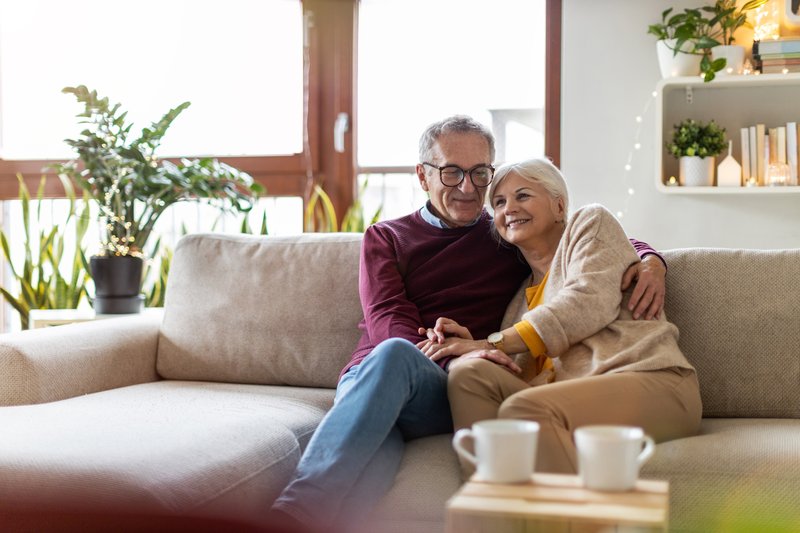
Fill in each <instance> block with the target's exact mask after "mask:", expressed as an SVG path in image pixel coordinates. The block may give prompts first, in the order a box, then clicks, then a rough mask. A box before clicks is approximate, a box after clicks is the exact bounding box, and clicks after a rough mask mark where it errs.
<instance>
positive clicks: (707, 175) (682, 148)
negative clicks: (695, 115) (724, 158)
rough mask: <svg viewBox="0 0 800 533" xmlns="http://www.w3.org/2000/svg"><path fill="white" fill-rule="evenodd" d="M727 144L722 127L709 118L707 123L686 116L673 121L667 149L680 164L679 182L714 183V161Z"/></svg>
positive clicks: (692, 183)
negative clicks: (678, 121) (674, 122)
mask: <svg viewBox="0 0 800 533" xmlns="http://www.w3.org/2000/svg"><path fill="white" fill-rule="evenodd" d="M726 146H727V141H726V138H725V128H722V127H720V126H719V124H717V123H716V122H714V121H713V120H711V121H710V122H708V123H703V122H699V121H696V120H694V119H686V120H683V121H681V122H680V123H678V124H676V125H675V127H674V129H673V132H672V138H671V139H670V140H669V141H668V142H667V143H666V148H667V150H669V153H671V154H672V155H673V156H674V157H675V158H677V159H678V160H679V164H680V178H679V181H680V184H681V185H686V186H701V185H705V186H710V185H713V184H714V162H715V157H716V156H717V155H719V154H720V153H721V152H722V150H724V149H725V147H726Z"/></svg>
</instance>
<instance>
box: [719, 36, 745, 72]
mask: <svg viewBox="0 0 800 533" xmlns="http://www.w3.org/2000/svg"><path fill="white" fill-rule="evenodd" d="M721 57H724V58H725V60H726V64H725V68H723V69H722V70H720V71H719V72H717V75H718V76H725V75H727V74H741V73H742V69H743V68H744V46H741V45H738V44H723V45H719V46H715V47H714V48H712V49H711V59H712V60H717V59H719V58H721Z"/></svg>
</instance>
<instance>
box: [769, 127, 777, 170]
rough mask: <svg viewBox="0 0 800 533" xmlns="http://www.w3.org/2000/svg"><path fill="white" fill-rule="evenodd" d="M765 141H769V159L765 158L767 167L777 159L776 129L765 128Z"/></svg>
mask: <svg viewBox="0 0 800 533" xmlns="http://www.w3.org/2000/svg"><path fill="white" fill-rule="evenodd" d="M767 139H768V140H769V157H767V158H766V165H767V166H769V164H770V163H774V162H775V161H776V158H777V157H778V128H767Z"/></svg>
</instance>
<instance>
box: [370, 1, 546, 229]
mask: <svg viewBox="0 0 800 533" xmlns="http://www.w3.org/2000/svg"><path fill="white" fill-rule="evenodd" d="M546 7H547V6H546V2H545V0H494V1H492V2H477V1H464V0H437V1H436V2H430V1H426V0H362V1H361V7H360V15H359V43H358V44H359V48H358V49H359V54H358V58H359V59H358V61H359V64H358V72H359V79H358V116H359V122H358V164H359V169H360V174H361V176H360V181H361V183H362V185H363V183H364V182H365V181H366V182H368V184H369V185H368V187H367V191H366V197H365V198H364V199H363V202H364V204H365V206H366V208H367V211H368V214H369V213H370V212H372V211H374V209H376V208H377V206H379V205H382V206H383V211H382V213H383V216H384V217H388V218H391V217H393V216H400V215H403V214H407V213H408V212H410V210H412V209H413V208H415V207H418V206H419V205H420V203H421V202H420V199H421V198H423V199H424V195H420V194H411V195H409V194H406V191H405V189H408V188H410V187H413V186H414V185H413V184H414V183H416V178H415V177H414V175H413V172H414V170H413V166H414V165H415V164H416V163H417V162H418V161H417V158H418V156H417V141H418V139H419V136H420V134H421V133H422V130H423V129H424V128H425V127H426V126H427V125H428V124H430V123H432V122H435V121H437V120H439V119H441V118H444V117H446V116H448V115H452V114H467V115H470V116H472V117H473V118H475V119H477V120H479V121H480V122H483V123H484V124H486V125H487V126H489V127H491V128H492V130H493V133H494V134H495V138H496V143H497V156H496V159H495V163H502V162H504V161H510V160H518V159H523V158H527V157H532V156H541V155H544V154H545V116H544V108H545V88H546V85H545V79H546V76H545V73H546V70H545V66H546V65H545V49H546V40H545V36H546V33H547V32H546V21H547V17H546ZM387 188H388V189H390V190H391V192H388V193H387V190H386V189H387ZM398 197H401V198H404V199H403V200H399V198H398ZM420 197H421V198H420ZM406 198H407V200H408V201H406V200H405V199H406ZM383 202H390V203H383Z"/></svg>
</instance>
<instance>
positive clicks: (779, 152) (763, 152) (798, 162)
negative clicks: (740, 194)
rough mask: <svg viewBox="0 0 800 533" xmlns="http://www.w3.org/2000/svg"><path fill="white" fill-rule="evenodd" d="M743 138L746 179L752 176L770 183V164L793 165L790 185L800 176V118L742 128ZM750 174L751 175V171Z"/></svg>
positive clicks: (756, 179) (743, 173)
mask: <svg viewBox="0 0 800 533" xmlns="http://www.w3.org/2000/svg"><path fill="white" fill-rule="evenodd" d="M740 136H741V141H742V175H743V179H744V183H747V181H748V180H749V179H750V178H752V179H754V180H755V182H756V183H757V184H758V185H766V181H767V173H768V171H767V169H769V166H770V164H774V163H783V164H785V165H787V166H788V167H789V174H790V175H789V182H788V184H789V185H798V179H800V121H798V120H793V121H789V122H786V123H784V124H779V125H775V126H773V125H771V124H769V125H767V124H756V125H755V126H746V127H743V128H740ZM748 174H749V175H748Z"/></svg>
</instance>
